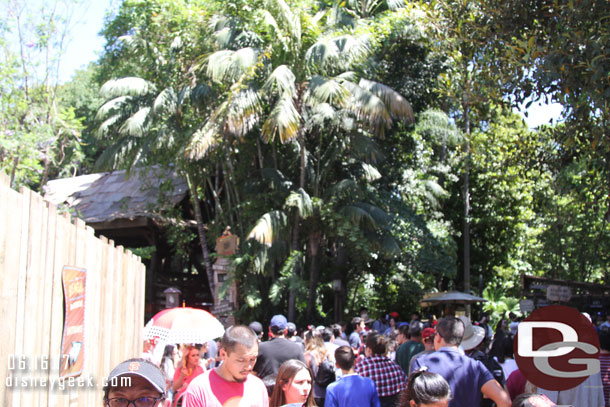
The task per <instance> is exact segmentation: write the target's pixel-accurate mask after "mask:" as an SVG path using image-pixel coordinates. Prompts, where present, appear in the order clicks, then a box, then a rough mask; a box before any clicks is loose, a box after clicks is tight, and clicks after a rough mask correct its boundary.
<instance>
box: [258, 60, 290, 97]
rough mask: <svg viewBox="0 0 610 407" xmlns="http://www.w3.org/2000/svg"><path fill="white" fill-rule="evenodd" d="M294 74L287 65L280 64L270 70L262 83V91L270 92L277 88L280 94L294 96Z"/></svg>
mask: <svg viewBox="0 0 610 407" xmlns="http://www.w3.org/2000/svg"><path fill="white" fill-rule="evenodd" d="M295 80H296V76H295V75H294V73H292V71H291V70H290V68H289V67H288V66H287V65H280V66H278V67H277V68H275V69H274V70H273V72H271V75H269V78H268V79H267V80H266V81H265V83H264V84H263V91H265V92H272V91H273V89H277V91H278V92H279V94H280V95H282V96H286V97H294V95H295V94H296V86H295Z"/></svg>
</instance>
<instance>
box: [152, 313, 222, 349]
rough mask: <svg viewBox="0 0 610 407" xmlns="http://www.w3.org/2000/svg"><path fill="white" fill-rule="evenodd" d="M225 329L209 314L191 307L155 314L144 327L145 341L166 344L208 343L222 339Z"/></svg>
mask: <svg viewBox="0 0 610 407" xmlns="http://www.w3.org/2000/svg"><path fill="white" fill-rule="evenodd" d="M224 332H225V328H224V327H223V326H222V324H221V323H220V321H218V319H216V318H215V317H214V315H212V314H210V313H209V312H207V311H205V310H202V309H197V308H190V307H178V308H168V309H166V310H163V311H161V312H158V313H157V314H155V316H154V317H152V319H151V320H150V321H148V323H147V324H146V326H145V327H144V339H153V338H155V339H157V338H158V339H159V340H160V341H162V342H165V343H206V342H208V341H209V340H211V339H215V338H219V337H221V336H222V335H223V334H224Z"/></svg>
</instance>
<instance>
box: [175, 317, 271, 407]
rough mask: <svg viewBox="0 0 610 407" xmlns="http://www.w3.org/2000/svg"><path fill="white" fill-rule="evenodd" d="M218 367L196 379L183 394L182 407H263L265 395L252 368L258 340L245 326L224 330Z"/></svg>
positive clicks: (262, 384)
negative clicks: (220, 360) (220, 361)
mask: <svg viewBox="0 0 610 407" xmlns="http://www.w3.org/2000/svg"><path fill="white" fill-rule="evenodd" d="M219 352H220V357H221V359H222V363H221V364H220V366H218V367H216V368H214V369H210V370H208V371H206V372H205V373H204V374H202V375H200V376H198V377H196V378H195V379H194V380H193V381H192V382H191V384H190V385H189V386H188V388H187V390H186V392H185V393H184V402H183V406H184V407H223V406H231V407H267V406H268V405H269V395H268V393H267V388H266V387H265V385H264V383H263V381H262V380H261V379H259V378H258V377H256V376H254V375H253V374H251V373H252V369H253V368H254V364H255V363H256V358H257V356H258V338H257V337H256V334H255V333H254V332H253V331H252V330H251V329H250V328H249V327H247V326H243V325H237V326H232V327H230V328H228V329H227V330H226V331H225V334H224V336H223V337H222V342H221V347H220V351H219Z"/></svg>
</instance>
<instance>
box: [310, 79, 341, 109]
mask: <svg viewBox="0 0 610 407" xmlns="http://www.w3.org/2000/svg"><path fill="white" fill-rule="evenodd" d="M307 86H308V89H307V95H306V101H307V102H308V103H310V104H311V105H314V106H315V105H316V104H317V103H328V104H330V105H334V106H343V105H344V104H345V103H346V102H347V99H348V97H349V92H348V91H347V89H346V88H345V87H344V86H343V85H342V84H341V82H339V81H337V80H335V79H333V78H325V77H323V76H319V75H314V76H312V77H311V78H310V80H309V83H308V84H307Z"/></svg>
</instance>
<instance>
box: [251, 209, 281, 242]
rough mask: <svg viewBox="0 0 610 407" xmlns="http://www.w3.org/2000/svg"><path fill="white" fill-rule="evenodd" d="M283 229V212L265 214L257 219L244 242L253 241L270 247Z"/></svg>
mask: <svg viewBox="0 0 610 407" xmlns="http://www.w3.org/2000/svg"><path fill="white" fill-rule="evenodd" d="M284 227H286V214H285V213H284V212H282V211H271V212H267V213H266V214H264V215H263V216H261V217H260V218H259V220H258V221H257V222H256V225H255V226H254V227H253V228H252V230H251V231H250V233H248V236H247V237H246V240H247V239H254V240H256V241H258V242H259V243H261V244H264V245H266V246H271V245H272V244H273V242H274V241H275V240H276V239H277V238H278V237H279V235H280V233H281V229H282V228H284Z"/></svg>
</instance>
